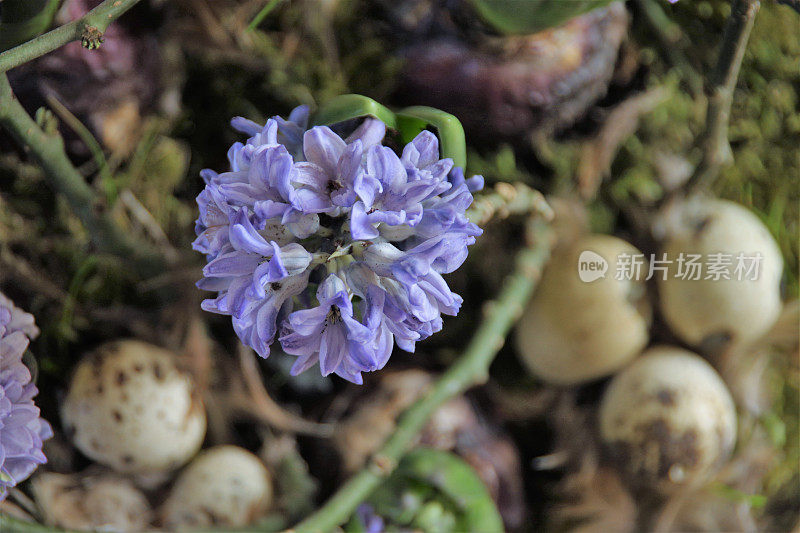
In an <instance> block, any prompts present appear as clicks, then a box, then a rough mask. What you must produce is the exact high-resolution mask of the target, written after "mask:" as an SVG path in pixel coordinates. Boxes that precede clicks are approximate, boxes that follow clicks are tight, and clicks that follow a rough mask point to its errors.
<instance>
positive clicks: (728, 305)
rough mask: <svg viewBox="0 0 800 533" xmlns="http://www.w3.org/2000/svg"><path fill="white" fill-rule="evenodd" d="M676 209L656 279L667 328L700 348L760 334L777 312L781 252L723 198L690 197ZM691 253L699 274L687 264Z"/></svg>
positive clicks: (754, 221)
mask: <svg viewBox="0 0 800 533" xmlns="http://www.w3.org/2000/svg"><path fill="white" fill-rule="evenodd" d="M677 214H678V218H679V220H680V223H678V224H673V226H674V227H673V229H672V230H671V232H670V235H668V236H667V237H666V239H665V242H664V245H663V248H662V251H663V253H666V255H667V257H666V259H667V260H668V261H671V263H669V272H668V275H667V276H666V279H664V276H658V277H657V279H658V290H659V297H660V304H661V311H662V314H663V315H664V318H665V320H666V321H667V323H668V324H669V326H670V328H671V329H672V330H673V331H674V332H675V333H676V334H677V335H678V336H679V337H680V338H681V339H683V340H684V341H685V342H687V343H689V344H691V345H694V346H698V347H701V348H702V349H704V350H713V349H715V348H717V347H718V344H719V343H720V342H722V343H725V342H727V341H736V342H748V341H751V340H753V339H756V338H758V337H760V336H761V335H763V334H764V333H766V331H767V330H768V329H769V328H770V326H772V324H773V323H774V322H775V320H776V319H777V317H778V314H779V313H780V309H781V298H780V280H781V274H782V272H783V259H782V258H781V252H780V249H779V248H778V245H777V244H776V243H775V239H774V238H773V237H772V235H771V234H770V232H769V230H768V229H767V227H766V226H765V225H764V223H763V222H761V220H759V219H758V217H757V216H756V215H755V214H753V213H752V212H750V211H749V210H747V209H745V208H744V207H742V206H741V205H738V204H736V203H733V202H729V201H727V200H716V199H699V200H694V201H691V202H688V203H686V204H684V205H682V206H681V207H680V208H678V209H677ZM692 256H695V259H694V262H695V263H699V264H700V265H701V267H700V269H701V270H700V271H699V272H698V270H697V268H698V267H690V266H689V263H688V261H689V259H690V257H692ZM696 256H699V258H698V257H696ZM759 257H760V259H759ZM692 269H694V270H692ZM696 278H699V279H696ZM726 278H727V279H726Z"/></svg>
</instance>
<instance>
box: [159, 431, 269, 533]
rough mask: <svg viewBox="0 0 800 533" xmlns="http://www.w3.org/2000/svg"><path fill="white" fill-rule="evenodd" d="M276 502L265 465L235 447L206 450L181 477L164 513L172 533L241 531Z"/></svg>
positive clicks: (166, 504)
mask: <svg viewBox="0 0 800 533" xmlns="http://www.w3.org/2000/svg"><path fill="white" fill-rule="evenodd" d="M271 503H272V481H271V479H270V475H269V472H268V471H267V469H266V467H265V466H264V464H263V463H262V462H261V461H260V460H259V459H258V457H256V456H255V455H253V454H252V453H250V452H249V451H247V450H244V449H242V448H238V447H236V446H229V445H224V446H217V447H214V448H211V449H209V450H206V451H204V452H203V453H201V454H200V455H198V456H197V458H196V459H195V460H194V461H192V462H191V463H190V464H189V465H188V466H187V467H186V469H185V470H184V471H183V472H181V474H180V476H179V477H178V480H177V481H176V482H175V485H174V487H173V488H172V491H171V492H170V494H169V497H168V498H167V501H166V502H165V504H164V507H163V509H162V513H161V514H162V520H163V522H164V525H165V526H166V527H167V528H169V529H188V528H197V527H207V526H212V525H213V526H216V527H241V526H246V525H248V524H252V523H253V522H254V521H256V520H258V519H259V518H261V517H262V516H263V515H264V514H265V513H266V511H267V510H268V509H269V506H270V504H271Z"/></svg>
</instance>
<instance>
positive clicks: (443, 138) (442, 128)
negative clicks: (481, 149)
mask: <svg viewBox="0 0 800 533" xmlns="http://www.w3.org/2000/svg"><path fill="white" fill-rule="evenodd" d="M396 116H397V129H398V130H399V131H400V136H401V138H402V139H403V142H409V141H411V139H413V138H414V137H415V136H416V135H417V134H418V133H419V132H420V131H422V130H424V129H425V128H426V127H428V126H432V127H433V128H435V129H436V134H437V136H438V137H439V147H440V150H441V153H442V157H449V158H451V159H452V160H453V162H454V163H455V164H456V166H458V167H462V168H463V167H465V166H466V164H467V142H466V138H465V135H464V127H463V126H462V125H461V122H460V121H459V120H458V119H457V118H456V117H455V116H453V115H451V114H450V113H445V112H444V111H441V110H439V109H436V108H433V107H426V106H413V107H406V108H405V109H402V110H400V111H398V112H397V113H396Z"/></svg>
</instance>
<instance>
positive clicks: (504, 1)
mask: <svg viewBox="0 0 800 533" xmlns="http://www.w3.org/2000/svg"><path fill="white" fill-rule="evenodd" d="M470 1H471V2H472V5H473V6H474V7H475V10H476V11H477V12H478V14H479V15H480V16H481V17H482V18H483V19H484V20H485V21H486V22H487V23H488V24H490V25H492V26H494V28H495V29H496V30H498V31H500V32H501V33H505V34H512V35H513V34H529V33H536V32H538V31H542V30H546V29H547V28H552V27H555V26H560V25H561V24H563V23H564V22H566V21H567V20H569V19H571V18H573V17H577V16H578V15H582V14H583V13H586V12H588V11H591V10H593V9H596V8H598V7H603V6H605V5H608V4H610V3H611V2H612V1H613V0H470Z"/></svg>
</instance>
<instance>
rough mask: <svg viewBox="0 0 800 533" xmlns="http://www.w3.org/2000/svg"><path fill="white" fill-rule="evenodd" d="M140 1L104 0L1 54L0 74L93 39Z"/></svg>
mask: <svg viewBox="0 0 800 533" xmlns="http://www.w3.org/2000/svg"><path fill="white" fill-rule="evenodd" d="M138 2H139V0H105V2H103V3H102V4H100V5H99V6H97V7H96V8H94V9H92V10H91V11H89V12H88V13H86V14H85V15H84V16H82V17H81V18H79V19H77V20H74V21H72V22H70V23H69V24H64V25H63V26H60V27H58V28H56V29H54V30H52V31H49V32H47V33H45V34H44V35H40V36H39V37H36V38H35V39H31V40H30V41H28V42H26V43H22V44H21V45H19V46H16V47H14V48H12V49H10V50H7V51H5V52H3V53H2V54H0V73H2V72H6V71H7V70H11V69H12V68H14V67H18V66H20V65H22V64H24V63H27V62H28V61H31V60H33V59H36V58H37V57H40V56H43V55H45V54H47V53H49V52H52V51H53V50H56V49H57V48H60V47H62V46H64V45H65V44H67V43H69V42H72V41H80V40H86V39H87V37H88V38H89V39H90V40H96V39H97V38H98V36H99V35H102V33H103V32H104V31H106V28H108V25H109V24H111V23H112V22H113V21H114V20H116V19H117V18H118V17H119V16H120V15H122V14H123V13H125V12H126V11H127V10H129V9H130V8H131V7H133V6H134V5H135V4H137V3H138Z"/></svg>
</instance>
